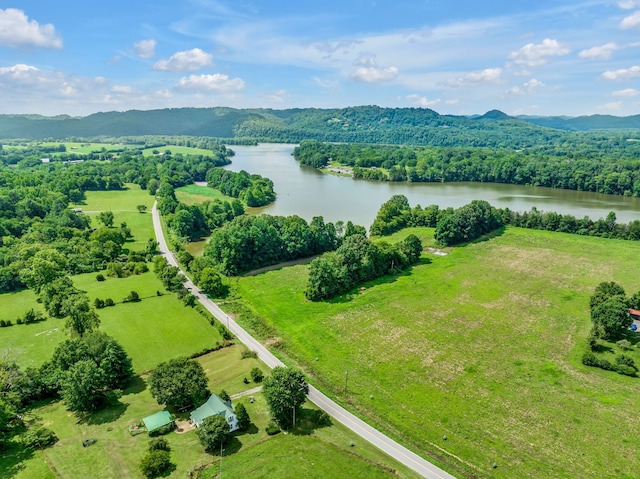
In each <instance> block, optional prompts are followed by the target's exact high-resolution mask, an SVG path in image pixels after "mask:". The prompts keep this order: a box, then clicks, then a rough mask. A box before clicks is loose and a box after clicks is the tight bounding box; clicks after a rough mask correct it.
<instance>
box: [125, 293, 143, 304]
mask: <svg viewBox="0 0 640 479" xmlns="http://www.w3.org/2000/svg"><path fill="white" fill-rule="evenodd" d="M136 301H140V295H139V294H138V293H137V292H136V291H131V292H130V293H129V295H128V296H127V297H126V298H124V299H123V300H122V302H123V303H134V302H136Z"/></svg>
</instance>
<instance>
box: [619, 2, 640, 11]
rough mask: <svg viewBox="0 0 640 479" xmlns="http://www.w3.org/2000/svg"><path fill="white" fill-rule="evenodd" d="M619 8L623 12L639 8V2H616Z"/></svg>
mask: <svg viewBox="0 0 640 479" xmlns="http://www.w3.org/2000/svg"><path fill="white" fill-rule="evenodd" d="M618 6H619V7H620V8H624V9H625V10H631V9H632V8H636V7H640V1H638V0H620V1H619V2H618Z"/></svg>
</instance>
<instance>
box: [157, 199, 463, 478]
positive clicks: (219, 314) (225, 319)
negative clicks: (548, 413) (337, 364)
mask: <svg viewBox="0 0 640 479" xmlns="http://www.w3.org/2000/svg"><path fill="white" fill-rule="evenodd" d="M156 205H157V204H156V203H154V205H153V208H152V210H151V213H152V215H153V229H154V230H155V233H156V239H157V241H158V244H159V250H160V254H162V255H163V256H164V257H165V258H167V261H168V262H169V264H171V265H173V266H177V267H179V265H178V262H177V261H176V258H175V256H174V255H173V253H172V252H171V251H170V250H169V247H168V246H167V242H166V241H165V238H164V234H163V232H162V225H161V223H160V214H159V213H158V209H157V208H156ZM185 277H186V275H185ZM185 287H187V288H191V291H192V292H193V294H194V295H195V297H196V298H197V299H198V301H199V302H200V303H201V304H202V305H203V306H204V307H205V308H207V309H208V310H209V312H211V314H213V315H214V316H215V317H216V318H217V319H218V320H219V321H220V322H221V323H223V324H224V325H225V326H226V327H227V329H229V330H230V331H231V332H232V333H233V334H235V336H236V337H237V338H238V339H239V340H240V341H242V342H243V343H244V344H245V346H247V347H248V348H249V349H251V350H253V351H255V352H256V353H257V355H258V357H259V358H260V359H261V360H262V361H263V362H264V363H265V364H266V365H267V366H269V367H270V368H272V369H273V368H274V367H276V366H285V365H284V363H283V362H282V361H280V360H279V359H278V358H276V357H275V356H274V355H273V354H271V352H269V350H268V349H267V348H265V347H264V346H263V345H262V344H261V343H260V342H259V341H258V340H256V339H255V338H254V337H253V336H251V335H250V334H249V333H247V332H246V331H245V330H244V329H243V328H242V327H241V326H240V325H239V324H238V323H236V322H235V321H234V320H233V318H231V317H230V316H229V315H228V314H226V313H225V312H224V311H222V310H221V309H220V307H219V306H218V305H217V304H216V303H214V302H213V301H211V300H210V299H209V298H208V297H207V296H206V295H204V294H201V293H200V292H199V291H198V289H197V287H196V286H195V285H194V284H193V282H191V280H187V281H186V282H185ZM308 398H309V400H310V401H311V402H313V403H314V404H315V405H317V406H318V407H319V408H321V409H323V410H324V411H325V412H326V413H327V414H329V415H330V416H331V417H333V418H334V419H336V420H337V421H339V422H340V423H342V424H344V425H345V426H346V427H348V428H349V429H351V430H352V431H353V432H355V433H356V434H358V435H359V436H360V437H362V438H363V439H365V440H367V441H369V442H370V443H371V444H373V445H374V446H376V447H378V448H379V449H380V450H382V451H384V452H385V453H387V454H388V455H390V456H391V457H393V458H394V459H395V460H397V461H399V462H401V463H402V464H404V465H405V466H407V467H409V468H411V469H413V470H414V471H416V472H417V473H418V474H420V475H422V476H423V477H426V478H428V479H455V478H454V476H452V475H451V474H449V473H447V472H445V471H443V470H442V469H440V468H439V467H437V466H435V465H433V464H431V463H430V462H429V461H427V460H425V459H423V458H422V457H420V456H418V455H417V454H415V453H413V452H411V451H410V450H409V449H407V448H406V447H404V446H402V445H400V444H398V443H397V442H396V441H394V440H393V439H391V438H389V437H387V436H385V435H384V434H382V433H381V432H380V431H378V430H377V429H375V428H373V427H371V426H369V425H368V424H367V423H366V422H364V421H363V420H361V419H359V418H358V417H356V416H354V415H353V414H351V413H350V412H349V411H347V410H346V409H344V408H343V407H342V406H340V405H338V404H337V403H335V402H334V401H332V400H331V399H329V398H328V397H327V396H325V395H324V394H322V393H321V392H320V391H318V390H317V389H316V388H315V387H313V386H312V385H311V384H309V395H308Z"/></svg>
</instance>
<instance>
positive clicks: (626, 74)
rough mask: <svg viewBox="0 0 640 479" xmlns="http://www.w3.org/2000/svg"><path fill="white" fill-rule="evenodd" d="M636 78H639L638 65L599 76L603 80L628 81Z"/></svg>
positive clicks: (609, 71)
mask: <svg viewBox="0 0 640 479" xmlns="http://www.w3.org/2000/svg"><path fill="white" fill-rule="evenodd" d="M638 76H640V66H638V65H634V66H632V67H631V68H621V69H620V70H608V71H606V72H604V73H603V74H602V75H601V77H602V78H604V79H605V80H629V79H630V78H635V77H638Z"/></svg>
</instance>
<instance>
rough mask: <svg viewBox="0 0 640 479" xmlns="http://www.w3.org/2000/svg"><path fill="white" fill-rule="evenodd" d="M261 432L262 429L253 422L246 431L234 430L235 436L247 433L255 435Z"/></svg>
mask: <svg viewBox="0 0 640 479" xmlns="http://www.w3.org/2000/svg"><path fill="white" fill-rule="evenodd" d="M259 432H260V429H258V427H257V426H256V425H255V424H253V423H251V424H249V427H248V428H247V429H245V430H244V431H240V430H238V431H235V432H234V437H242V436H245V435H254V434H258V433H259Z"/></svg>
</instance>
